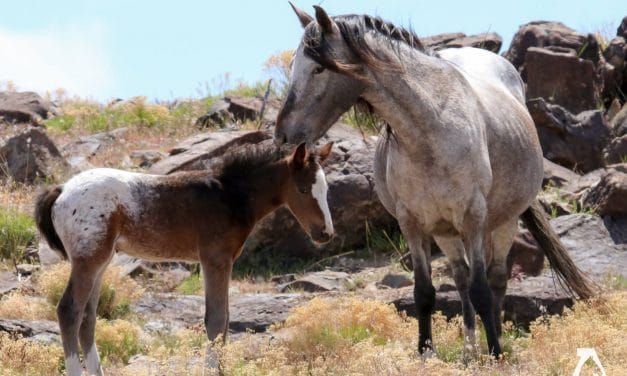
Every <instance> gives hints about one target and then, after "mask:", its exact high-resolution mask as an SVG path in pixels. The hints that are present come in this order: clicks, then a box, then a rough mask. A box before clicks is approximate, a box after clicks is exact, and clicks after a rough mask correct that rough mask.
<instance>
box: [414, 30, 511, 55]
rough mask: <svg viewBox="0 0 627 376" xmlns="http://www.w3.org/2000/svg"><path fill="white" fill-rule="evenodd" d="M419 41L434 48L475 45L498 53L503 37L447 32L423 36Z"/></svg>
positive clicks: (491, 34)
mask: <svg viewBox="0 0 627 376" xmlns="http://www.w3.org/2000/svg"><path fill="white" fill-rule="evenodd" d="M420 41H421V42H422V44H423V45H424V46H426V47H430V48H436V49H442V48H458V47H475V48H483V49H484V50H488V51H492V52H494V53H498V52H499V50H500V49H501V45H502V44H503V38H501V36H500V35H498V34H497V33H481V34H477V35H466V34H464V33H447V34H438V35H433V36H429V37H423V38H420Z"/></svg>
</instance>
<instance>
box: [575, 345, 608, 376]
mask: <svg viewBox="0 0 627 376" xmlns="http://www.w3.org/2000/svg"><path fill="white" fill-rule="evenodd" d="M577 356H578V357H579V363H577V367H575V371H574V372H573V376H579V374H580V373H581V369H582V368H583V365H584V364H586V362H587V361H588V359H590V358H592V360H593V361H594V363H595V364H596V365H597V367H598V368H599V370H600V371H601V376H606V375H605V369H603V365H602V364H601V360H600V359H599V357H598V356H597V352H596V351H595V350H594V349H589V348H582V349H577ZM595 375H597V374H596V373H595Z"/></svg>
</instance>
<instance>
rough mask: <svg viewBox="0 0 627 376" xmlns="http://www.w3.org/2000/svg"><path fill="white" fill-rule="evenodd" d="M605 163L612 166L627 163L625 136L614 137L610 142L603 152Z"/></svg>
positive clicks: (626, 141) (626, 140) (626, 139)
mask: <svg viewBox="0 0 627 376" xmlns="http://www.w3.org/2000/svg"><path fill="white" fill-rule="evenodd" d="M603 159H605V163H607V164H614V163H621V162H626V161H627V134H624V135H622V136H620V137H616V138H615V139H613V140H612V141H610V143H609V145H607V147H606V148H605V150H604V151H603Z"/></svg>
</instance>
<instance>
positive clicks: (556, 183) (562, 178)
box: [542, 158, 579, 188]
mask: <svg viewBox="0 0 627 376" xmlns="http://www.w3.org/2000/svg"><path fill="white" fill-rule="evenodd" d="M577 178H579V175H577V174H576V173H574V172H573V171H572V170H569V169H567V168H566V167H563V166H560V165H558V164H557V163H553V162H551V161H550V160H548V159H546V158H544V179H542V186H543V187H547V186H549V187H558V188H560V187H563V186H565V185H567V184H569V183H571V182H572V181H574V180H576V179H577Z"/></svg>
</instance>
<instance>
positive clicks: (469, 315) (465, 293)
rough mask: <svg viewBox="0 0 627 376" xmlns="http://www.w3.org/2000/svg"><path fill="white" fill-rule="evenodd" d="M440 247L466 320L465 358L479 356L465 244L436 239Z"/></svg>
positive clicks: (459, 239) (458, 241) (453, 238)
mask: <svg viewBox="0 0 627 376" xmlns="http://www.w3.org/2000/svg"><path fill="white" fill-rule="evenodd" d="M434 239H435V242H436V243H437V244H438V247H440V249H441V250H442V252H444V254H445V255H446V258H447V259H448V262H449V264H450V265H451V269H452V271H453V279H454V280H455V286H456V287H457V292H458V293H459V297H460V299H461V301H462V316H463V319H464V354H463V355H464V357H468V358H472V357H474V356H475V355H476V354H477V347H476V345H477V342H476V337H475V324H476V322H475V309H474V308H473V306H472V303H471V301H470V266H469V265H468V261H467V259H466V257H465V252H466V251H465V249H464V243H463V242H462V240H461V238H459V237H439V236H436V237H434Z"/></svg>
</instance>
